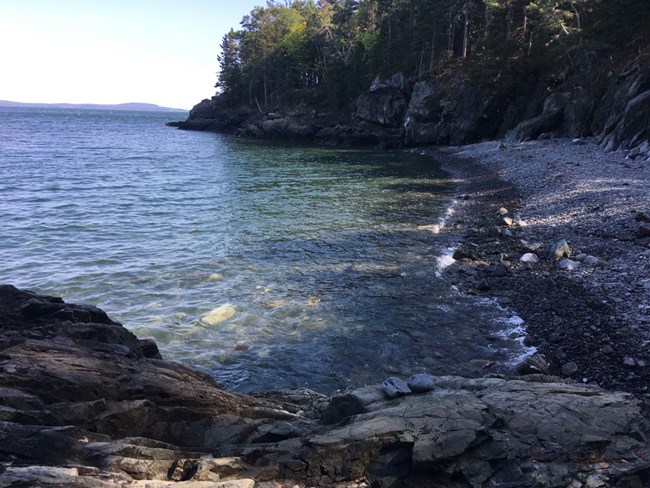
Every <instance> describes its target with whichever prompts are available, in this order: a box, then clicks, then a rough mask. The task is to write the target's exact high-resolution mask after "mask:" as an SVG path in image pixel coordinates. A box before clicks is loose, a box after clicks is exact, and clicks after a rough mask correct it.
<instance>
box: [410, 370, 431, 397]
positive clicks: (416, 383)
mask: <svg viewBox="0 0 650 488" xmlns="http://www.w3.org/2000/svg"><path fill="white" fill-rule="evenodd" d="M406 384H407V386H408V387H409V388H410V389H411V391H413V392H415V393H423V392H425V391H432V390H433V389H434V388H435V380H434V378H433V376H431V375H430V374H424V373H420V374H414V375H413V376H411V377H410V378H409V379H408V380H406Z"/></svg>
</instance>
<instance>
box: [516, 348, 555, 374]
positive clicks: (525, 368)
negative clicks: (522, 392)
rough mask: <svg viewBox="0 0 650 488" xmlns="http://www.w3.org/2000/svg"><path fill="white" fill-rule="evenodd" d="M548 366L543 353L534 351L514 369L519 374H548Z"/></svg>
mask: <svg viewBox="0 0 650 488" xmlns="http://www.w3.org/2000/svg"><path fill="white" fill-rule="evenodd" d="M550 367H551V365H550V364H549V362H548V361H547V360H546V358H545V357H544V356H543V355H541V354H539V353H535V354H533V355H532V356H529V357H527V358H526V359H524V360H523V361H522V362H520V363H519V364H518V365H517V366H516V367H515V369H516V371H517V373H519V374H521V375H530V374H548V372H549V369H550Z"/></svg>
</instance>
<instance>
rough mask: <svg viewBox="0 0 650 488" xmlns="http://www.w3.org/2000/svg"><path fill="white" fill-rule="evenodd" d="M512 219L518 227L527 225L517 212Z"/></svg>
mask: <svg viewBox="0 0 650 488" xmlns="http://www.w3.org/2000/svg"><path fill="white" fill-rule="evenodd" d="M514 221H515V224H517V225H518V226H519V227H526V226H527V225H528V223H527V222H526V221H525V220H524V219H522V218H521V215H519V214H515V218H514Z"/></svg>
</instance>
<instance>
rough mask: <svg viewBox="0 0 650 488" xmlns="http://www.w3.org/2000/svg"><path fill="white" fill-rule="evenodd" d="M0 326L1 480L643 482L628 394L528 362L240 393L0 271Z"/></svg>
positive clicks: (636, 414)
mask: <svg viewBox="0 0 650 488" xmlns="http://www.w3.org/2000/svg"><path fill="white" fill-rule="evenodd" d="M0 324H2V331H3V334H2V338H1V342H0V351H1V352H0V389H1V392H2V395H0V414H1V418H0V486H3V487H5V486H6V487H9V486H12V487H14V486H30V487H33V486H47V487H57V486H58V487H64V486H65V487H93V488H94V487H98V488H103V487H129V486H133V487H138V486H139V487H171V486H178V487H189V488H203V487H205V488H208V487H211V488H244V487H278V488H279V487H283V486H284V487H295V486H299V487H306V486H338V487H370V486H372V487H398V486H407V487H409V486H412V487H415V486H448V487H482V486H508V487H522V488H523V487H547V486H558V487H560V486H567V487H569V486H570V487H589V488H597V487H605V486H617V487H636V486H644V485H647V483H648V482H649V481H650V463H648V461H647V460H648V456H650V452H649V449H648V443H647V433H648V429H649V427H650V425H649V424H648V420H647V418H646V416H645V415H644V410H643V404H642V403H641V402H640V401H639V400H638V399H636V398H635V397H633V396H632V395H630V394H626V393H614V392H608V391H605V390H603V389H600V388H598V387H595V386H592V385H582V384H570V383H566V382H564V381H562V380H561V379H559V378H555V377H550V376H544V375H529V376H526V377H523V379H506V378H497V377H493V378H483V379H464V378H457V377H437V378H432V377H426V376H425V377H419V378H412V379H411V380H410V381H409V384H410V389H411V390H412V391H411V392H410V393H409V392H408V390H406V387H405V386H404V385H402V384H401V383H400V381H399V380H398V379H392V380H391V382H387V383H386V384H385V385H383V387H382V386H372V387H366V388H363V389H360V390H355V391H351V392H346V393H343V394H340V395H338V396H335V397H333V398H327V397H324V396H322V395H319V394H316V393H314V392H311V391H309V390H298V391H282V392H268V393H265V394H262V395H257V396H246V395H237V394H231V393H228V392H225V391H223V390H221V389H220V388H219V387H218V386H217V385H215V384H214V382H213V381H212V380H211V378H210V377H208V376H206V375H204V374H201V373H199V372H197V371H193V370H191V369H188V368H185V367H183V366H181V365H179V364H176V363H173V362H169V361H165V360H163V359H160V355H159V353H158V351H157V348H156V347H155V344H153V343H152V342H150V341H142V340H138V339H137V338H136V337H135V336H134V335H133V334H131V333H130V332H129V331H128V330H126V329H125V328H124V327H122V326H121V325H120V324H118V323H116V322H113V321H112V320H111V319H110V318H109V317H108V316H107V315H106V314H105V313H104V312H102V311H101V310H99V309H97V308H95V307H92V306H80V305H71V304H67V303H64V302H63V301H62V300H61V299H59V298H55V297H46V296H38V295H35V294H33V293H31V292H26V291H21V290H18V289H16V288H14V287H12V286H10V285H3V286H0ZM395 387H397V390H400V389H401V390H403V391H402V392H401V393H400V392H399V391H397V390H396V389H395Z"/></svg>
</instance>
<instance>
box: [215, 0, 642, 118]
mask: <svg viewBox="0 0 650 488" xmlns="http://www.w3.org/2000/svg"><path fill="white" fill-rule="evenodd" d="M649 26H650V2H648V1H647V0H533V1H531V0H293V1H291V0H285V1H283V2H282V3H280V2H277V1H274V0H268V1H267V2H266V5H265V6H264V7H256V8H255V9H253V10H252V11H251V12H250V14H249V15H247V16H245V17H244V19H243V20H242V22H241V28H240V30H238V31H231V32H229V33H228V34H227V35H226V36H224V38H223V41H222V43H221V54H220V55H219V57H218V60H219V68H220V69H219V77H218V82H217V85H216V86H217V87H218V88H219V90H220V94H221V95H220V96H221V97H222V98H223V99H224V100H225V101H227V102H229V103H247V104H250V105H252V106H256V107H259V108H260V110H264V109H271V108H274V107H275V106H277V105H279V104H280V105H281V104H283V103H290V102H291V100H292V99H293V97H294V96H295V94H296V93H300V94H301V100H311V101H315V100H318V101H320V102H321V103H320V104H319V105H321V106H322V105H323V104H324V105H325V106H326V107H325V108H327V107H329V108H336V109H341V108H344V107H346V106H347V105H348V104H350V103H351V102H352V101H353V100H354V99H355V98H356V97H357V96H358V95H359V94H360V93H362V92H363V91H365V90H367V88H368V85H369V83H370V81H371V80H372V78H373V77H374V76H376V75H391V74H393V73H396V72H402V73H404V74H405V75H407V76H409V77H411V78H412V79H417V78H432V77H437V76H441V75H443V74H444V73H446V72H448V71H449V70H450V69H452V68H453V69H454V70H456V71H458V70H461V71H462V70H464V71H465V72H467V73H468V74H469V73H471V74H472V76H483V77H485V78H486V79H491V78H492V77H493V76H495V74H496V75H498V74H499V73H502V72H503V71H504V69H503V67H505V66H507V67H508V68H507V71H510V72H512V71H513V69H519V70H535V71H537V70H540V69H544V70H547V71H550V72H553V71H555V72H557V73H558V76H565V75H566V73H568V72H569V71H570V70H572V69H578V68H580V69H582V68H583V67H584V66H587V68H586V69H588V68H589V66H591V63H590V62H587V63H583V64H580V66H578V65H579V63H577V62H576V60H577V59H578V58H580V56H583V57H585V56H586V57H585V59H587V58H589V56H592V57H593V56H600V57H603V58H604V57H606V56H611V55H612V54H614V53H616V52H617V51H618V52H620V51H622V50H627V51H634V50H636V51H642V50H643V49H647V46H648V39H649V37H650V36H649V29H650V27H649ZM585 53H587V54H585ZM583 65H584V66H583ZM515 67H516V68H515ZM562 73H564V74H562ZM312 104H315V102H312Z"/></svg>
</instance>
